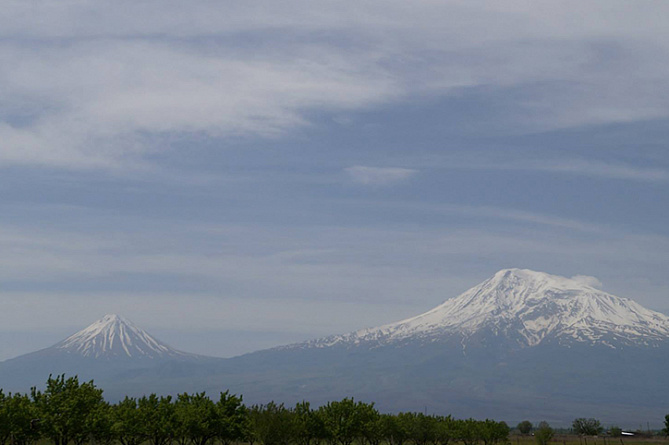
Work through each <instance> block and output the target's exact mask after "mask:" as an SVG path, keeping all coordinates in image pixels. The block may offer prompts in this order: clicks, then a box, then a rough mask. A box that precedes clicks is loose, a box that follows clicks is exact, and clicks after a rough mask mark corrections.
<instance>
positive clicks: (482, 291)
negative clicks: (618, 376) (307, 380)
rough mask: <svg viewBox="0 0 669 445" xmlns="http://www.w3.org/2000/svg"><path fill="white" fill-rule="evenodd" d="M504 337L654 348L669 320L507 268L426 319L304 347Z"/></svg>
mask: <svg viewBox="0 0 669 445" xmlns="http://www.w3.org/2000/svg"><path fill="white" fill-rule="evenodd" d="M483 335H485V336H488V337H489V336H493V337H497V338H504V339H506V340H509V341H511V342H513V343H515V344H516V345H517V346H519V347H531V346H536V345H538V344H540V343H542V342H551V341H557V342H558V343H559V344H569V343H573V342H580V343H601V344H603V345H607V346H609V347H616V345H630V344H637V345H652V344H654V343H657V342H659V341H665V340H668V339H669V317H667V316H666V315H664V314H661V313H659V312H654V311H651V310H649V309H646V308H644V307H643V306H641V305H639V304H638V303H636V302H634V301H632V300H630V299H627V298H620V297H616V296H614V295H611V294H608V293H606V292H603V291H601V290H598V289H596V288H594V287H591V286H589V285H586V284H583V282H582V281H581V280H577V279H570V278H565V277H560V276H556V275H549V274H547V273H543V272H535V271H531V270H524V269H505V270H501V271H499V272H497V273H496V274H495V275H494V276H492V277H491V278H489V279H488V280H486V281H484V282H483V283H481V284H479V285H477V286H475V287H473V288H471V289H469V290H468V291H466V292H465V293H463V294H461V295H459V296H457V297H455V298H452V299H449V300H446V301H445V302H444V303H442V304H441V305H439V306H437V307H435V308H434V309H432V310H430V311H428V312H426V313H424V314H420V315H418V316H415V317H412V318H409V319H406V320H402V321H399V322H397V323H391V324H388V325H385V326H380V327H376V328H369V329H362V330H359V331H356V332H353V333H349V334H345V335H335V336H331V337H327V338H323V339H318V340H313V341H310V342H307V343H303V344H301V345H295V346H299V347H319V348H323V347H328V346H334V345H368V346H369V345H384V344H397V343H402V342H408V341H415V340H419V341H440V340H444V339H449V338H450V339H453V338H455V339H456V340H457V341H459V342H462V343H463V346H465V344H466V341H467V339H468V338H480V337H481V336H483Z"/></svg>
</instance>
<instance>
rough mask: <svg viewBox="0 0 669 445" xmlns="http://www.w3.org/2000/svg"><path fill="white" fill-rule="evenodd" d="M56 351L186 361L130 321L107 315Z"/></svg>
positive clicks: (62, 343) (69, 339)
mask: <svg viewBox="0 0 669 445" xmlns="http://www.w3.org/2000/svg"><path fill="white" fill-rule="evenodd" d="M53 349H56V350H61V351H63V352H68V353H73V354H78V355H81V356H84V357H92V358H143V359H163V358H176V357H186V356H190V355H191V354H188V353H185V352H181V351H178V350H176V349H173V348H171V347H170V346H167V345H166V344H164V343H162V342H160V341H159V340H156V339H155V338H154V337H152V336H151V335H149V334H148V333H147V332H146V331H144V330H143V329H141V328H139V327H137V326H136V325H135V324H133V323H132V322H131V321H129V320H127V319H125V318H123V317H121V316H120V315H116V314H108V315H105V316H104V317H102V318H101V319H99V320H98V321H96V322H94V323H93V324H91V325H90V326H88V327H86V328H84V329H82V330H81V331H79V332H77V333H76V334H73V335H71V336H69V337H68V338H66V339H65V340H63V341H61V342H59V343H57V344H56V345H54V346H53Z"/></svg>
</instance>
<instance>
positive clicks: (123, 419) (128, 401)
mask: <svg viewBox="0 0 669 445" xmlns="http://www.w3.org/2000/svg"><path fill="white" fill-rule="evenodd" d="M110 417H111V431H112V435H113V437H114V438H115V439H116V440H118V441H119V442H121V445H139V444H140V443H142V442H144V441H145V440H146V437H147V436H146V434H147V431H146V428H145V425H144V420H143V419H142V413H141V412H140V411H139V408H138V406H137V399H133V398H129V397H126V398H125V399H123V400H122V401H120V402H118V403H117V404H116V405H113V406H112V407H111V412H110Z"/></svg>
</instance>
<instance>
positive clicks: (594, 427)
mask: <svg viewBox="0 0 669 445" xmlns="http://www.w3.org/2000/svg"><path fill="white" fill-rule="evenodd" d="M572 427H573V428H574V432H575V433H576V434H578V435H581V436H596V435H598V434H600V433H601V432H602V431H604V428H602V425H601V424H600V423H599V420H597V419H593V418H588V419H586V418H585V417H579V418H578V419H574V422H573V423H572Z"/></svg>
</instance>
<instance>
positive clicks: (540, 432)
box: [534, 422, 555, 445]
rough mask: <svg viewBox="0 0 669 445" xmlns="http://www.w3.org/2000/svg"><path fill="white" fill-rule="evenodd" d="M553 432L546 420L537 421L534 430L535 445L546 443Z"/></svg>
mask: <svg viewBox="0 0 669 445" xmlns="http://www.w3.org/2000/svg"><path fill="white" fill-rule="evenodd" d="M554 434H555V432H554V431H553V428H551V426H550V425H549V424H548V422H539V426H538V427H537V429H536V430H534V440H535V441H536V442H537V445H546V444H547V443H548V442H549V441H550V440H551V439H552V438H553V435H554Z"/></svg>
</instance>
